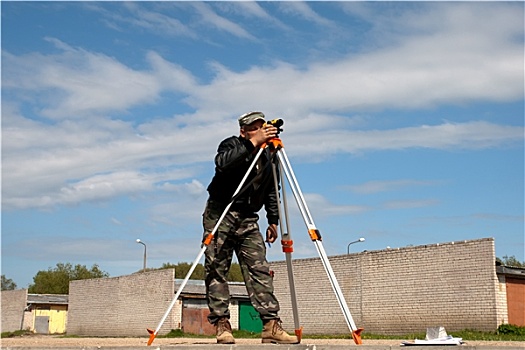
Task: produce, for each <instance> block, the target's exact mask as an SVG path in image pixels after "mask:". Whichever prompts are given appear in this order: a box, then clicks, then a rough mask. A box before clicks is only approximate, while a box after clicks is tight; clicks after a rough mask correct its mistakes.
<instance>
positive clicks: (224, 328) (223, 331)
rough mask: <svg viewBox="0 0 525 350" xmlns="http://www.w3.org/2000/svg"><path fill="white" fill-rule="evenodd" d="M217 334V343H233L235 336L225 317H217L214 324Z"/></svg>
mask: <svg viewBox="0 0 525 350" xmlns="http://www.w3.org/2000/svg"><path fill="white" fill-rule="evenodd" d="M215 330H216V334H217V344H235V338H233V334H232V326H231V324H230V321H229V320H228V318H226V317H221V318H219V321H217V323H216V324H215Z"/></svg>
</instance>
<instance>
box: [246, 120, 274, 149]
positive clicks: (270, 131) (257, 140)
mask: <svg viewBox="0 0 525 350" xmlns="http://www.w3.org/2000/svg"><path fill="white" fill-rule="evenodd" d="M249 136H250V138H249V140H250V141H252V143H253V145H254V146H255V147H259V146H261V145H262V144H263V143H265V142H267V141H269V140H271V139H273V138H274V137H276V136H277V128H276V127H275V126H273V125H270V124H265V125H263V126H261V128H260V129H258V130H256V131H254V132H253V134H252V135H249Z"/></svg>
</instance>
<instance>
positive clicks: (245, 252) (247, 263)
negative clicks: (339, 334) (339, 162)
mask: <svg viewBox="0 0 525 350" xmlns="http://www.w3.org/2000/svg"><path fill="white" fill-rule="evenodd" d="M239 126H240V136H231V137H229V138H227V139H225V140H223V141H222V142H221V143H220V144H219V147H218V151H217V155H216V156H215V175H214V177H213V179H212V181H211V183H210V185H209V186H208V192H209V198H208V201H207V203H206V209H205V210H204V214H203V226H204V237H206V236H207V235H208V234H209V233H210V232H211V231H212V230H213V228H214V227H215V225H216V224H217V221H218V219H219V217H220V216H221V215H222V213H223V212H224V210H225V208H226V207H227V206H228V204H229V203H230V202H232V199H233V204H232V206H231V207H230V210H229V211H228V213H227V214H226V216H225V217H224V220H222V222H221V223H220V225H219V227H218V229H217V231H216V233H215V235H214V237H213V240H212V242H211V243H210V244H209V245H208V246H207V248H206V254H205V257H206V258H205V264H204V266H205V270H206V295H207V298H208V307H209V309H210V314H209V316H208V320H209V322H210V323H211V324H213V325H215V328H216V333H217V343H219V344H233V343H235V339H234V338H233V335H232V330H231V325H230V322H229V318H230V311H229V309H228V306H229V303H230V293H229V289H228V283H227V279H226V277H227V275H228V271H229V269H230V265H231V261H232V257H233V252H235V254H236V256H237V259H238V261H239V264H240V266H241V271H242V274H243V278H244V282H245V284H246V290H247V292H248V294H249V296H250V301H251V303H252V305H253V307H254V308H255V310H257V312H258V313H259V315H260V317H261V320H262V321H263V331H262V342H263V343H282V344H296V343H298V342H299V341H298V339H297V337H296V336H290V335H288V334H287V333H286V332H285V331H284V330H283V328H282V327H281V321H280V319H279V317H278V312H279V302H278V301H277V299H276V297H275V295H274V293H273V280H272V277H271V276H270V269H269V264H268V261H267V260H266V247H265V245H264V240H263V237H262V234H261V232H260V231H259V225H258V220H259V216H258V214H257V213H258V212H259V210H260V209H262V207H263V206H264V208H265V211H266V218H267V220H268V225H269V226H268V228H267V230H266V242H268V243H273V242H275V240H276V239H277V224H278V222H279V208H278V198H277V193H276V191H275V182H274V179H273V173H272V167H271V164H269V161H270V156H269V152H268V150H265V151H264V152H263V153H262V154H261V157H260V161H258V162H257V163H258V164H257V166H255V167H254V168H253V169H252V172H251V173H250V174H249V177H248V179H247V181H246V182H245V183H244V185H243V188H242V190H241V192H239V194H238V195H237V196H235V198H232V196H233V194H234V192H235V190H236V189H237V188H238V187H239V185H240V183H241V180H242V179H243V177H244V176H245V175H246V173H247V172H248V168H249V167H250V165H251V164H252V163H253V160H254V158H255V154H256V153H257V152H258V150H259V149H260V147H261V146H262V145H263V144H264V143H265V142H267V141H268V140H270V139H272V138H274V137H276V136H277V131H278V130H277V128H275V127H274V126H272V125H268V124H266V123H265V118H264V114H263V113H261V112H250V113H246V114H243V115H242V116H240V117H239Z"/></svg>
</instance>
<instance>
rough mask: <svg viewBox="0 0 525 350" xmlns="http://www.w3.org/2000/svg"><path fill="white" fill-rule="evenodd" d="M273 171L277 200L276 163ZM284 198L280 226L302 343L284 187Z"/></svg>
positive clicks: (296, 330) (299, 337) (294, 317)
mask: <svg viewBox="0 0 525 350" xmlns="http://www.w3.org/2000/svg"><path fill="white" fill-rule="evenodd" d="M272 171H273V178H274V184H275V191H276V192H277V198H279V183H278V181H277V172H276V168H275V164H274V163H272ZM279 173H280V175H281V183H283V174H282V171H280V172H279ZM282 198H283V206H284V217H283V215H282V213H281V205H280V204H279V221H280V222H281V225H280V229H281V244H282V246H283V252H284V254H285V257H286V266H287V271H288V283H289V284H290V297H291V301H292V311H293V320H294V326H295V335H296V336H297V339H298V340H299V342H301V338H302V333H303V329H302V327H301V326H300V322H299V312H298V307H297V295H296V292H295V281H294V274H293V266H292V252H293V241H292V236H291V231H290V227H289V221H288V205H287V199H286V191H285V187H284V186H283V187H282ZM283 218H284V220H283ZM285 225H286V230H284V226H285Z"/></svg>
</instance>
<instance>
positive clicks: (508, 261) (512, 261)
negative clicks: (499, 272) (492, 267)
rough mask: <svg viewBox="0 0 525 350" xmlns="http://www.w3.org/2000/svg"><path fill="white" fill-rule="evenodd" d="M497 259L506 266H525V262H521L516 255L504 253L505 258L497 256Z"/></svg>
mask: <svg viewBox="0 0 525 350" xmlns="http://www.w3.org/2000/svg"><path fill="white" fill-rule="evenodd" d="M496 261H498V262H500V263H501V264H502V265H504V266H512V267H520V268H525V262H520V261H519V260H518V259H516V257H515V256H514V255H513V256H507V255H504V256H503V258H501V259H500V258H496Z"/></svg>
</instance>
